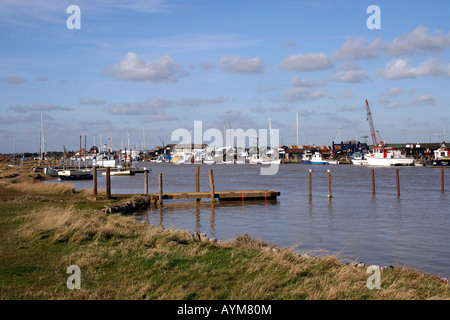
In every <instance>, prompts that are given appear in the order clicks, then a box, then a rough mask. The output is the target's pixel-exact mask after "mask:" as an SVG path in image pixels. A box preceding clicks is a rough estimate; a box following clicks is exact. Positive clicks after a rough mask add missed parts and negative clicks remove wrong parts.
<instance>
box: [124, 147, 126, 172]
mask: <svg viewBox="0 0 450 320" xmlns="http://www.w3.org/2000/svg"><path fill="white" fill-rule="evenodd" d="M124 168H125V170H126V169H127V148H125V164H124Z"/></svg>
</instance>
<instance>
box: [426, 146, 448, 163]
mask: <svg viewBox="0 0 450 320" xmlns="http://www.w3.org/2000/svg"><path fill="white" fill-rule="evenodd" d="M425 166H426V167H450V150H449V149H448V148H447V146H446V144H445V143H442V145H441V147H440V148H439V149H437V150H434V159H433V160H429V161H426V162H425Z"/></svg>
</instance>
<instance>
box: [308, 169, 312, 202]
mask: <svg viewBox="0 0 450 320" xmlns="http://www.w3.org/2000/svg"><path fill="white" fill-rule="evenodd" d="M309 196H310V197H311V196H312V170H311V169H309Z"/></svg>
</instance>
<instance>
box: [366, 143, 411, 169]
mask: <svg viewBox="0 0 450 320" xmlns="http://www.w3.org/2000/svg"><path fill="white" fill-rule="evenodd" d="M366 158H367V165H369V166H382V167H391V166H411V165H413V164H414V159H413V158H408V157H407V156H406V155H405V154H404V153H403V152H401V151H400V150H396V149H394V148H392V147H386V146H385V145H384V143H381V144H379V145H378V147H376V148H373V149H372V151H371V152H370V153H368V154H367V155H366Z"/></svg>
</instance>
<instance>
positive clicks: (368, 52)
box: [332, 38, 382, 60]
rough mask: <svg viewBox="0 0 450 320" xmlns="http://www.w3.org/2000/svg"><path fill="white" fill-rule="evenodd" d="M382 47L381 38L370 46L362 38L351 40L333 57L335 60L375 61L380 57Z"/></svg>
mask: <svg viewBox="0 0 450 320" xmlns="http://www.w3.org/2000/svg"><path fill="white" fill-rule="evenodd" d="M381 47H382V44H381V38H378V39H376V40H374V41H373V42H372V43H371V44H369V45H366V40H364V39H362V38H349V39H347V41H345V42H344V43H343V44H342V45H341V46H340V47H339V48H338V49H337V51H336V52H335V53H334V55H333V56H332V57H333V59H334V60H358V59H374V58H376V57H378V55H379V50H380V49H381Z"/></svg>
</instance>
